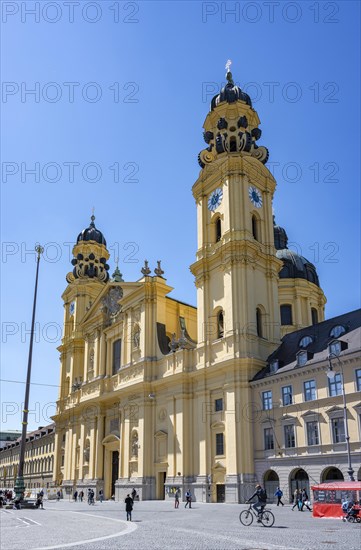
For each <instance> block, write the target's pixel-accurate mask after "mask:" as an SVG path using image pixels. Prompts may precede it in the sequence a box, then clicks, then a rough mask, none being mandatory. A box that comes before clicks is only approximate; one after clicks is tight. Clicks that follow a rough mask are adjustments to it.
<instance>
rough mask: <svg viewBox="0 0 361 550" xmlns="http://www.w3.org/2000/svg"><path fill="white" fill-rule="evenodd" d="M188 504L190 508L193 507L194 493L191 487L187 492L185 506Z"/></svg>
mask: <svg viewBox="0 0 361 550" xmlns="http://www.w3.org/2000/svg"><path fill="white" fill-rule="evenodd" d="M188 504H189V508H192V493H191V492H190V490H189V489H188V491H187V492H186V503H185V506H184V508H187V506H188Z"/></svg>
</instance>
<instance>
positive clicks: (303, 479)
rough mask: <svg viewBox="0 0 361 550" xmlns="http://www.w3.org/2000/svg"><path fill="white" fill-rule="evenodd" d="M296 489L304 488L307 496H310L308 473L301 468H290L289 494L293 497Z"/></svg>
mask: <svg viewBox="0 0 361 550" xmlns="http://www.w3.org/2000/svg"><path fill="white" fill-rule="evenodd" d="M296 489H298V490H301V489H306V491H307V494H308V496H310V480H309V477H308V473H307V472H306V471H305V470H304V469H303V468H297V469H295V470H292V472H291V474H290V496H292V497H293V495H294V493H295V491H296Z"/></svg>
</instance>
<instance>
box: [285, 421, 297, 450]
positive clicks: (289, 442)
mask: <svg viewBox="0 0 361 550" xmlns="http://www.w3.org/2000/svg"><path fill="white" fill-rule="evenodd" d="M283 430H284V435H285V447H286V448H287V449H289V448H291V447H296V438H295V426H294V424H286V425H285V426H284V427H283Z"/></svg>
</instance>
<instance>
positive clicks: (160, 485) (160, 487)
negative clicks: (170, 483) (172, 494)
mask: <svg viewBox="0 0 361 550" xmlns="http://www.w3.org/2000/svg"><path fill="white" fill-rule="evenodd" d="M166 477H167V472H158V476H157V499H158V500H164V499H165V480H166Z"/></svg>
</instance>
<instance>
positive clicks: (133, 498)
mask: <svg viewBox="0 0 361 550" xmlns="http://www.w3.org/2000/svg"><path fill="white" fill-rule="evenodd" d="M136 496H137V491H136V490H135V489H134V488H133V491H132V500H133V503H134V501H135V497H136Z"/></svg>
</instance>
